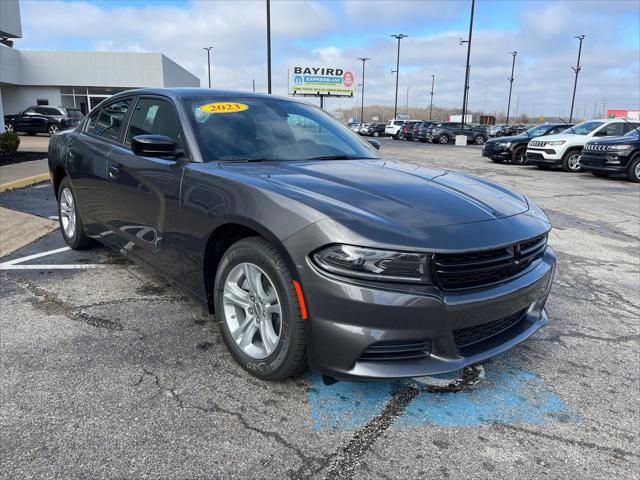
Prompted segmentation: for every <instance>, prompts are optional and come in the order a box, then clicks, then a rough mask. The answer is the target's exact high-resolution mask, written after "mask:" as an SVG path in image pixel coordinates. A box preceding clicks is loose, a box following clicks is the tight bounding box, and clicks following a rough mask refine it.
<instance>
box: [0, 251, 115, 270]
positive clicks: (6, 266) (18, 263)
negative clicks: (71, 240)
mask: <svg viewBox="0 0 640 480" xmlns="http://www.w3.org/2000/svg"><path fill="white" fill-rule="evenodd" d="M67 250H71V248H70V247H62V248H56V249H54V250H48V251H46V252H40V253H34V254H33V255H27V256H26V257H20V258H15V259H13V260H9V261H7V262H3V263H0V270H84V269H89V268H103V267H104V265H100V264H96V263H78V264H75V265H74V264H71V265H68V264H67V265H65V264H61V265H56V264H49V265H23V264H24V262H28V261H29V260H34V259H36V258H41V257H46V256H49V255H55V254H56V253H62V252H66V251H67Z"/></svg>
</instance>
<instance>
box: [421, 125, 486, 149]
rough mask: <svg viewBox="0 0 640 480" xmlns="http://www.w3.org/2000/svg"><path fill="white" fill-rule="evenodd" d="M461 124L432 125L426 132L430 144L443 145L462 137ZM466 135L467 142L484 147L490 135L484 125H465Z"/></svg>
mask: <svg viewBox="0 0 640 480" xmlns="http://www.w3.org/2000/svg"><path fill="white" fill-rule="evenodd" d="M460 127H461V124H460V122H443V123H437V124H435V125H431V126H430V127H429V128H428V129H427V132H426V138H427V141H428V142H433V143H441V144H443V145H445V144H447V143H449V141H451V140H453V139H454V138H456V135H460ZM464 134H465V135H466V136H467V142H472V143H475V144H476V145H482V144H483V143H484V142H486V141H487V138H488V137H489V134H488V133H487V129H486V128H485V127H484V126H482V125H468V124H465V125H464Z"/></svg>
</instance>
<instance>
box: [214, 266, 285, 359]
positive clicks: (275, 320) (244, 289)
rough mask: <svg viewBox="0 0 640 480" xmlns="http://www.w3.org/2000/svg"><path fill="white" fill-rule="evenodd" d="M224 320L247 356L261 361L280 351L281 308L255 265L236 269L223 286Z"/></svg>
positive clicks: (272, 289) (267, 282) (269, 281)
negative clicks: (277, 349) (278, 349)
mask: <svg viewBox="0 0 640 480" xmlns="http://www.w3.org/2000/svg"><path fill="white" fill-rule="evenodd" d="M224 319H225V322H226V324H227V327H228V328H229V333H230V334H231V337H232V338H233V340H234V341H235V342H236V345H238V347H239V348H240V350H242V351H243V352H244V353H245V354H246V355H247V356H249V357H251V358H254V359H257V360H261V359H264V358H267V357H268V356H270V355H271V354H272V353H273V352H274V351H275V350H276V348H277V347H278V344H279V343H280V338H281V334H282V307H281V304H280V299H279V298H278V293H277V292H276V289H275V286H274V284H273V281H272V280H271V279H270V278H269V276H268V275H267V274H266V273H265V272H264V270H262V269H261V268H260V267H258V266H257V265H255V264H253V263H240V264H238V265H236V266H235V267H234V268H233V269H232V270H231V271H230V272H229V275H228V276H227V279H226V281H225V283H224Z"/></svg>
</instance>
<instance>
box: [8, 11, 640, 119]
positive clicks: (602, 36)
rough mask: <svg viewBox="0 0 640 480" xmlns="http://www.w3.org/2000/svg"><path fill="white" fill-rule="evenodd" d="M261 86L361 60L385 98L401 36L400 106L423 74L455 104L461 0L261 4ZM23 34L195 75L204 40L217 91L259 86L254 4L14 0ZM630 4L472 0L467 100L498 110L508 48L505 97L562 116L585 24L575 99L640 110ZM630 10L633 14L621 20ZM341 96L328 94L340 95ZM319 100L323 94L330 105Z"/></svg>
mask: <svg viewBox="0 0 640 480" xmlns="http://www.w3.org/2000/svg"><path fill="white" fill-rule="evenodd" d="M271 5H272V12H271V18H272V47H273V48H272V49H273V76H274V78H273V83H274V93H277V94H282V95H284V94H286V85H287V67H288V66H291V65H293V64H299V63H304V64H313V63H316V64H319V65H327V64H339V65H340V66H344V67H345V68H346V69H349V70H352V71H353V72H355V73H356V75H357V77H356V83H360V82H361V79H360V78H358V77H359V74H360V71H361V63H360V62H359V61H358V60H357V58H358V57H362V56H367V57H371V61H369V62H368V63H367V77H366V103H368V104H372V103H382V104H393V98H394V89H395V76H394V75H392V74H391V73H390V70H391V69H392V68H395V60H396V48H397V43H396V40H395V39H393V38H391V37H390V34H392V33H398V32H403V33H406V34H408V35H409V37H408V38H405V39H404V40H402V42H401V68H400V82H399V84H400V91H399V95H398V96H399V103H400V104H401V105H404V103H406V101H407V90H408V92H409V103H410V105H413V106H422V105H427V104H428V99H429V97H428V90H429V89H430V86H431V74H435V75H436V89H435V96H434V103H435V104H436V105H440V106H446V107H458V106H460V107H461V104H462V91H463V82H464V66H465V60H466V46H464V45H463V46H460V44H459V38H460V37H461V36H465V37H466V31H467V28H468V15H469V11H468V4H467V3H466V2H461V1H437V2H418V1H409V2H387V1H370V2H363V1H359V0H351V1H340V2H339V1H331V2H320V1H312V2H298V1H276V0H274V1H272V3H271ZM21 7H22V22H23V33H24V38H23V39H22V40H18V41H17V42H16V46H17V47H18V48H31V49H51V50H56V49H61V50H62V49H76V50H114V51H150V52H154V51H155V52H162V53H165V54H166V55H167V56H169V57H170V58H171V59H172V60H174V61H176V62H178V63H179V64H180V65H182V66H183V67H184V68H186V69H187V70H189V71H191V72H193V73H194V74H195V75H197V76H198V77H200V79H201V80H202V84H203V85H204V84H205V82H206V78H207V72H206V54H205V52H204V51H203V50H202V48H203V47H205V46H213V51H212V65H213V72H212V83H213V86H214V87H216V88H225V89H241V90H249V89H250V88H251V84H252V80H253V79H255V80H256V87H257V89H258V90H259V91H265V90H266V30H265V19H266V12H265V2H264V1H263V0H258V1H252V0H245V1H215V2H213V1H193V2H190V3H180V4H170V3H168V2H158V3H149V2H133V1H131V2H124V1H123V2H117V3H114V4H104V3H98V4H92V3H89V2H86V1H70V2H65V1H56V0H51V1H35V0H34V1H23V2H22V3H21ZM639 15H640V6H639V4H638V3H637V2H635V1H619V2H615V1H610V2H607V5H606V8H604V9H603V7H602V4H601V3H600V2H592V1H577V0H573V1H554V2H549V1H544V0H536V1H520V2H513V3H507V2H495V1H491V0H482V1H478V2H476V21H475V30H474V35H473V44H472V56H471V87H470V92H469V101H470V106H471V107H472V108H474V109H480V108H483V107H484V104H485V92H486V98H487V99H486V105H487V106H486V108H487V111H504V110H505V109H506V104H507V94H508V82H507V77H508V76H509V73H510V68H511V56H510V55H509V53H508V52H510V51H512V50H517V51H518V56H517V60H516V72H515V78H516V80H515V81H514V84H513V87H514V95H513V101H512V104H513V105H514V108H515V104H516V103H518V97H519V105H518V107H519V108H520V109H521V111H524V112H527V113H529V114H530V113H531V112H532V111H533V112H534V114H535V115H536V116H537V115H539V114H541V113H545V114H547V115H558V114H559V113H561V112H562V111H563V110H564V111H565V115H567V114H568V110H569V107H570V102H571V91H572V88H573V71H572V70H571V69H570V66H571V65H575V62H576V56H577V48H578V42H577V40H576V39H574V38H573V36H574V35H577V34H579V33H584V34H586V39H585V41H584V45H583V57H582V62H581V63H582V71H581V72H580V76H579V80H578V92H577V95H576V104H577V105H578V106H581V107H580V108H582V109H584V105H585V104H588V105H590V107H589V108H588V110H589V111H591V110H592V107H591V106H592V105H593V102H601V100H602V99H603V98H604V97H606V98H607V104H608V105H610V106H612V107H614V106H616V107H620V108H625V107H628V108H640V86H639V85H640V59H639V51H640V32H639V29H638V21H637V19H638V17H639ZM633 19H635V21H634V20H633ZM353 101H354V99H351V100H349V99H346V100H340V101H335V100H334V101H332V102H331V103H334V102H335V103H340V104H342V105H343V106H344V105H347V104H348V103H349V102H353ZM331 103H330V105H331Z"/></svg>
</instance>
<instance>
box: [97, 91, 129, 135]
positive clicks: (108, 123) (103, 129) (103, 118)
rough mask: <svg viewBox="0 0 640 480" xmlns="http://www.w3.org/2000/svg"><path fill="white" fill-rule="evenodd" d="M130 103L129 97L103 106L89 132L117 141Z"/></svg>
mask: <svg viewBox="0 0 640 480" xmlns="http://www.w3.org/2000/svg"><path fill="white" fill-rule="evenodd" d="M130 103H131V99H126V100H121V101H119V102H116V103H112V104H110V105H107V106H105V107H103V108H102V109H101V110H100V114H99V115H98V119H97V120H96V124H95V129H94V131H93V132H91V133H93V134H94V135H96V136H98V137H100V138H104V139H105V140H110V141H112V142H115V141H117V140H118V135H119V134H120V130H121V128H122V122H123V121H124V117H125V115H126V114H127V110H128V109H129V104H130ZM89 123H91V121H90V122H89Z"/></svg>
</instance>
